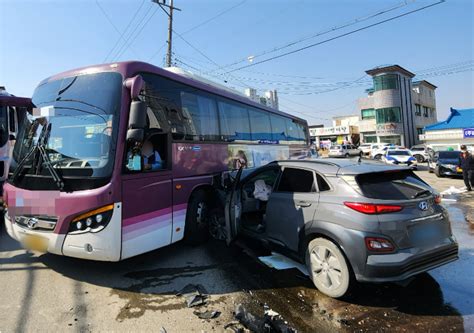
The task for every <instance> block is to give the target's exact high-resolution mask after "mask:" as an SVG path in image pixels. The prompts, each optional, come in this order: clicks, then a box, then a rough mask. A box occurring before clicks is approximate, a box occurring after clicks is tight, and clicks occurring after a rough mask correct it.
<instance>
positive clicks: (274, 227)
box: [266, 167, 319, 252]
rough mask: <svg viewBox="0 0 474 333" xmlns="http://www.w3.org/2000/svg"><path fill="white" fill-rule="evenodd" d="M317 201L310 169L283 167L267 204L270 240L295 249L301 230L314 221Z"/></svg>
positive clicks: (267, 229) (267, 225) (313, 176)
mask: <svg viewBox="0 0 474 333" xmlns="http://www.w3.org/2000/svg"><path fill="white" fill-rule="evenodd" d="M318 203H319V193H318V192H317V187H316V180H315V174H314V172H313V171H312V170H307V169H300V168H293V167H284V169H283V172H282V174H281V177H280V181H279V183H278V185H277V187H276V189H275V191H273V193H272V194H271V195H270V198H269V200H268V206H267V223H266V233H267V237H268V239H269V240H271V241H273V242H274V243H277V244H280V245H282V246H284V247H286V248H288V249H290V250H292V251H295V252H296V251H298V246H299V239H300V233H301V232H303V231H304V228H305V224H306V223H310V222H312V221H313V218H314V214H315V212H316V209H317V207H318Z"/></svg>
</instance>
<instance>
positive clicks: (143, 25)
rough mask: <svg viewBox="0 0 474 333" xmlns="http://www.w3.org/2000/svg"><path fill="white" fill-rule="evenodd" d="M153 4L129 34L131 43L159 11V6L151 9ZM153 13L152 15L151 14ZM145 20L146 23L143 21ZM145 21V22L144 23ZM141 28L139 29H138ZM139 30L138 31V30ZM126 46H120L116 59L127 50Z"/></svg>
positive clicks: (128, 39) (128, 40)
mask: <svg viewBox="0 0 474 333" xmlns="http://www.w3.org/2000/svg"><path fill="white" fill-rule="evenodd" d="M151 9H152V6H150V7H149V8H148V11H146V13H145V15H143V16H142V18H141V20H140V22H139V23H138V24H137V25H136V26H135V29H133V30H132V32H131V33H130V34H129V35H128V37H127V42H130V44H133V42H134V41H135V40H136V39H137V37H138V36H139V35H140V34H141V32H142V31H143V29H144V28H145V26H146V25H147V24H148V22H150V20H151V18H152V17H153V16H154V15H155V13H156V12H157V10H158V8H155V10H154V11H152V10H151ZM150 13H151V15H149V14H150ZM145 19H146V21H145ZM144 21H145V23H143V22H144ZM142 23H143V24H142ZM138 29H139V30H138ZM137 30H138V32H137ZM125 50H126V49H125V48H123V47H122V48H120V49H119V51H118V52H117V53H116V54H115V56H114V59H119V58H120V57H121V56H122V55H123V53H124V52H125Z"/></svg>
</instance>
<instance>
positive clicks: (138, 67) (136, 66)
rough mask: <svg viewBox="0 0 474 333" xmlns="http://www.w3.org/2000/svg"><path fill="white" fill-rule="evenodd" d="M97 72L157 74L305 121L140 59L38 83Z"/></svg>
mask: <svg viewBox="0 0 474 333" xmlns="http://www.w3.org/2000/svg"><path fill="white" fill-rule="evenodd" d="M98 72H118V73H121V74H122V76H123V77H124V78H129V77H132V76H134V75H136V74H138V73H140V72H148V73H153V74H158V75H161V76H163V77H166V78H169V79H171V80H174V81H178V82H180V83H183V84H186V85H189V86H192V87H194V88H198V89H201V90H204V91H207V92H210V93H213V94H216V95H219V96H222V97H227V98H229V99H232V100H234V101H237V102H241V103H244V104H247V105H249V106H253V107H256V108H259V109H262V110H266V111H269V112H271V113H275V114H279V115H282V116H285V117H290V118H292V119H295V120H298V121H301V122H306V120H305V119H302V118H299V117H296V116H294V115H291V114H288V113H285V112H282V111H279V110H275V109H272V108H270V107H267V106H265V105H262V104H259V103H257V102H254V101H252V100H251V99H249V98H247V97H245V96H244V95H241V94H240V93H238V92H233V91H231V89H230V88H227V87H224V86H222V85H220V84H218V83H214V82H212V81H209V80H207V79H200V78H199V77H197V76H191V75H182V74H179V73H177V72H176V71H170V70H166V69H163V68H160V67H157V66H154V65H151V64H149V63H146V62H141V61H123V62H116V63H109V64H100V65H93V66H88V67H82V68H77V69H73V70H70V71H67V72H63V73H59V74H56V75H53V76H51V77H49V78H46V79H44V80H43V81H41V82H40V84H43V83H46V82H48V81H51V80H56V79H60V78H64V77H70V76H76V75H84V74H92V73H98Z"/></svg>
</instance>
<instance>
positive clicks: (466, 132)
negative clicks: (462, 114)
mask: <svg viewBox="0 0 474 333" xmlns="http://www.w3.org/2000/svg"><path fill="white" fill-rule="evenodd" d="M463 136H464V139H468V138H474V128H465V129H463Z"/></svg>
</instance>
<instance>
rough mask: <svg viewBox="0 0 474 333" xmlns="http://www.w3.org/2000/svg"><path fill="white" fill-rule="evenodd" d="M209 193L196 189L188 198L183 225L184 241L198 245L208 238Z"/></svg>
mask: <svg viewBox="0 0 474 333" xmlns="http://www.w3.org/2000/svg"><path fill="white" fill-rule="evenodd" d="M210 209H211V207H210V195H209V194H208V193H207V192H206V191H204V190H197V191H196V192H194V193H193V194H192V196H191V199H190V200H189V204H188V209H187V212H186V222H185V226H184V242H185V243H187V244H189V245H199V244H202V243H204V242H205V241H207V240H208V238H209V226H208V220H207V215H208V213H209V211H210Z"/></svg>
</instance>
